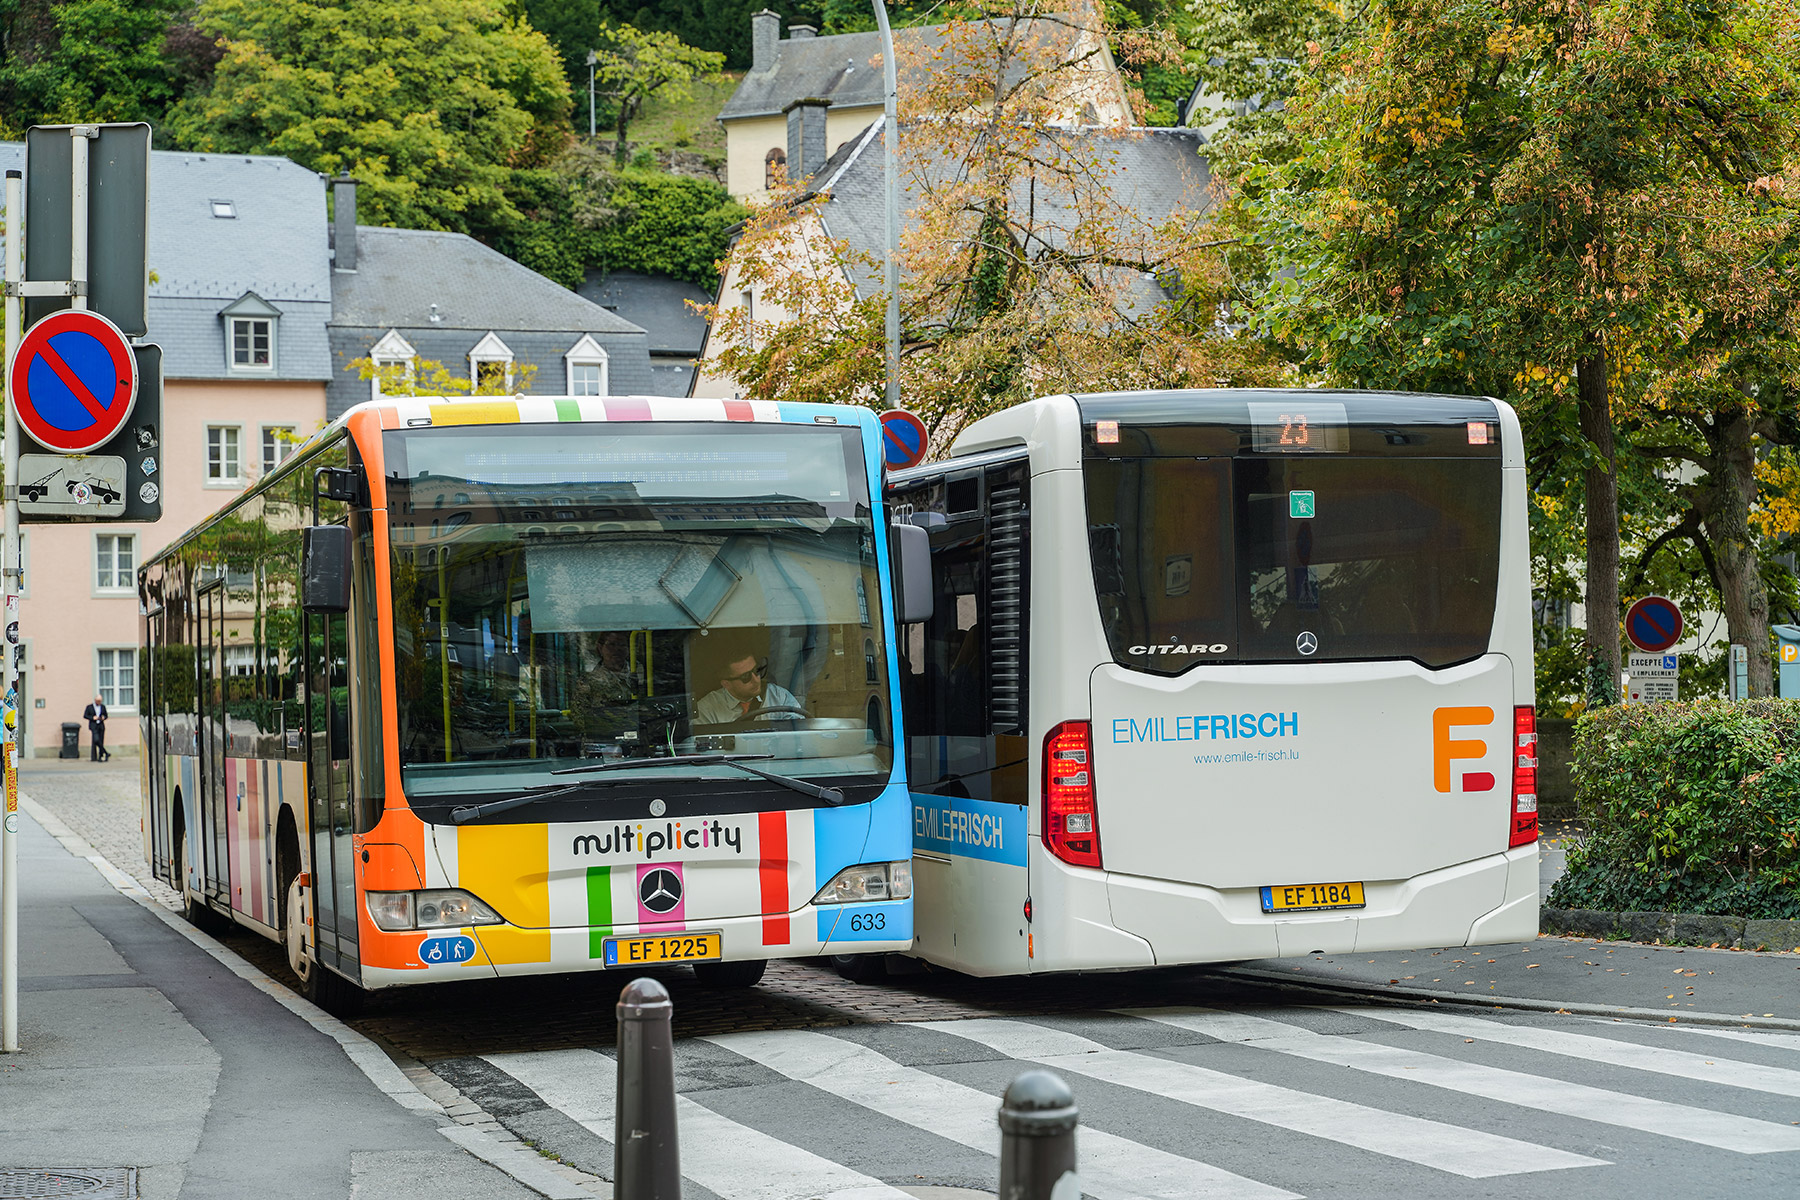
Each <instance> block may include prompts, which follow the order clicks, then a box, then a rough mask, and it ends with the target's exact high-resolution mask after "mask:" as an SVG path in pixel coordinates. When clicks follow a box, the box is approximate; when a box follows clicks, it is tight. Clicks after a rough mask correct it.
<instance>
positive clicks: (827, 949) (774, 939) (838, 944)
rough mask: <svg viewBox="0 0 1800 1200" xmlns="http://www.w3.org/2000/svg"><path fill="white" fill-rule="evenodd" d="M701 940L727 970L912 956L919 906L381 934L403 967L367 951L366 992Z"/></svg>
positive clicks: (573, 966) (389, 956)
mask: <svg viewBox="0 0 1800 1200" xmlns="http://www.w3.org/2000/svg"><path fill="white" fill-rule="evenodd" d="M365 932H366V930H365ZM699 933H718V934H720V935H722V939H721V940H722V944H723V951H724V953H723V956H722V959H721V960H720V961H724V962H736V961H743V960H747V959H770V958H810V957H814V956H817V955H823V954H882V953H889V952H899V951H905V950H910V949H911V948H912V942H913V929H912V901H911V900H891V901H887V902H885V903H879V904H820V905H814V904H808V905H806V906H804V907H802V908H800V909H798V910H796V911H795V912H792V913H786V914H782V915H779V916H763V915H753V916H747V917H728V918H724V919H721V920H714V921H706V920H690V921H686V922H684V923H681V924H679V925H677V924H667V925H652V924H645V925H620V926H617V927H614V928H612V929H597V928H589V927H585V926H577V927H573V928H566V929H521V928H519V927H518V926H515V925H487V926H480V927H477V928H473V929H446V930H437V931H433V932H430V933H422V932H417V931H415V932H409V933H377V934H376V935H375V937H374V938H372V939H369V940H370V941H371V942H373V941H376V940H379V941H380V942H381V943H383V944H382V945H381V946H380V947H379V952H380V955H381V957H383V958H384V959H385V960H386V961H387V962H388V963H398V964H400V965H397V966H375V965H371V962H370V961H369V960H371V959H374V958H375V957H377V955H376V954H375V953H371V951H375V950H377V947H375V946H374V945H365V947H364V956H365V957H364V962H363V966H362V986H363V987H365V988H368V989H370V990H376V989H380V988H389V987H404V986H409V985H412V984H419V983H442V982H447V981H450V980H456V979H491V978H494V977H495V976H501V977H509V976H516V975H551V974H562V973H568V972H576V971H600V970H607V969H608V967H607V964H606V942H607V940H608V939H609V938H628V937H674V936H677V935H693V934H699ZM668 965H678V964H668ZM640 967H641V964H640Z"/></svg>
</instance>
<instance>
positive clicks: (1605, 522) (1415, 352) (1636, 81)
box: [1252, 0, 1800, 680]
mask: <svg viewBox="0 0 1800 1200" xmlns="http://www.w3.org/2000/svg"><path fill="white" fill-rule="evenodd" d="M1796 20H1797V18H1796V12H1795V9H1794V7H1793V5H1791V4H1790V3H1787V2H1786V0H1722V2H1720V3H1716V4H1710V5H1706V6H1694V5H1690V4H1686V3H1682V2H1679V0H1629V2H1627V0H1574V2H1568V0H1510V2H1506V0H1375V2H1372V3H1371V4H1370V5H1369V6H1368V10H1367V16H1366V19H1365V20H1364V21H1362V22H1360V23H1359V24H1358V25H1356V26H1355V27H1353V28H1350V29H1349V30H1348V31H1347V36H1345V38H1344V39H1343V41H1342V43H1341V44H1340V45H1339V46H1337V48H1335V49H1333V48H1330V47H1327V46H1324V45H1321V44H1318V43H1316V42H1314V43H1313V44H1311V45H1310V46H1309V47H1308V48H1307V51H1306V56H1305V58H1304V60H1303V61H1302V62H1301V63H1299V64H1298V66H1299V68H1300V72H1301V74H1300V78H1299V80H1298V83H1297V85H1296V87H1295V88H1294V91H1293V96H1292V102H1291V104H1290V105H1289V111H1288V114H1287V116H1286V117H1285V118H1283V121H1284V125H1285V128H1286V130H1287V131H1288V132H1290V133H1291V134H1292V135H1293V138H1294V140H1293V142H1292V143H1291V144H1292V145H1293V146H1294V147H1295V153H1294V157H1293V158H1292V160H1291V161H1289V162H1286V163H1274V164H1268V165H1266V166H1264V167H1262V168H1260V169H1261V171H1262V176H1261V179H1262V182H1263V184H1264V186H1263V187H1262V190H1261V192H1260V195H1259V199H1258V201H1257V204H1256V211H1255V216H1256V219H1257V225H1258V232H1259V236H1260V237H1261V239H1262V241H1263V243H1264V244H1265V245H1266V246H1267V247H1268V248H1269V250H1270V253H1271V262H1270V270H1269V272H1268V274H1267V276H1266V278H1267V279H1268V287H1267V290H1266V292H1264V293H1263V294H1262V295H1261V296H1260V297H1259V300H1260V302H1261V303H1260V314H1259V315H1260V319H1261V320H1262V322H1263V323H1264V328H1266V329H1267V330H1268V331H1269V332H1271V333H1272V334H1273V335H1274V336H1276V337H1278V338H1279V339H1281V340H1282V341H1283V342H1284V343H1285V344H1286V345H1287V346H1288V347H1289V348H1290V349H1291V350H1292V351H1293V352H1294V353H1295V354H1297V355H1299V356H1301V357H1302V359H1303V360H1304V361H1305V362H1306V363H1307V364H1308V365H1309V366H1311V367H1313V368H1315V369H1317V370H1319V371H1320V372H1322V373H1323V374H1324V375H1325V376H1327V377H1329V378H1332V379H1336V380H1342V381H1355V382H1357V383H1359V384H1361V385H1364V386H1383V387H1409V388H1415V389H1420V390H1438V389H1442V390H1452V391H1475V392H1484V393H1487V394H1492V395H1498V396H1504V397H1507V398H1509V399H1511V400H1513V402H1514V403H1515V404H1517V405H1518V406H1519V407H1520V409H1521V412H1522V414H1523V415H1524V417H1525V419H1526V421H1527V423H1528V426H1530V427H1535V431H1536V432H1537V433H1538V434H1539V435H1540V436H1539V439H1538V440H1539V444H1540V445H1553V446H1557V447H1558V450H1559V452H1562V453H1566V450H1562V449H1561V447H1563V446H1568V445H1573V446H1575V447H1579V453H1580V455H1581V457H1582V460H1583V469H1584V483H1583V496H1582V507H1583V509H1584V511H1585V518H1586V539H1585V541H1586V555H1587V567H1586V587H1587V606H1588V613H1589V616H1588V637H1589V638H1590V640H1592V641H1593V642H1594V644H1595V645H1596V646H1597V647H1598V649H1599V653H1600V657H1601V663H1602V667H1603V669H1605V670H1608V671H1612V672H1614V673H1615V674H1614V677H1616V671H1617V667H1618V662H1619V650H1618V643H1619V635H1618V622H1617V614H1618V610H1619V592H1618V588H1619V577H1620V557H1619V546H1620V542H1619V512H1618V494H1619V493H1618V481H1619V478H1620V465H1619V463H1620V457H1621V455H1620V451H1619V447H1618V446H1617V444H1616V440H1615V433H1616V429H1617V427H1618V424H1619V421H1620V419H1621V416H1624V417H1627V418H1629V421H1628V425H1629V426H1630V427H1631V428H1636V427H1637V426H1638V425H1641V424H1643V423H1645V422H1647V421H1653V420H1655V419H1658V416H1657V412H1658V410H1656V409H1655V408H1654V404H1655V402H1656V398H1657V397H1658V395H1659V394H1665V393H1666V394H1667V395H1669V396H1671V397H1672V395H1673V393H1672V392H1669V391H1668V389H1666V388H1661V385H1660V384H1659V380H1661V379H1663V377H1664V376H1679V375H1682V374H1687V375H1689V376H1692V377H1693V378H1695V379H1696V380H1698V378H1699V376H1698V375H1695V372H1696V371H1698V372H1699V373H1700V374H1701V375H1705V376H1706V377H1707V382H1706V383H1704V384H1703V385H1702V384H1700V383H1698V382H1696V384H1695V386H1694V387H1690V388H1687V389H1685V392H1684V394H1685V395H1686V397H1687V402H1688V403H1690V404H1691V403H1692V401H1693V400H1694V399H1695V398H1697V397H1698V396H1700V395H1702V394H1704V395H1706V396H1707V397H1708V398H1709V403H1710V404H1711V405H1712V407H1711V408H1710V410H1709V411H1711V412H1713V413H1715V414H1718V415H1720V416H1721V418H1722V420H1723V422H1724V424H1723V426H1722V427H1721V428H1722V429H1723V430H1725V432H1723V433H1722V434H1721V436H1723V437H1724V438H1725V439H1726V441H1728V442H1730V443H1731V445H1732V446H1733V447H1734V448H1733V449H1731V450H1730V451H1729V452H1722V456H1721V457H1719V458H1718V459H1717V460H1716V461H1717V463H1718V464H1719V465H1720V466H1721V467H1724V466H1727V465H1729V466H1730V471H1729V472H1728V479H1727V480H1726V482H1724V483H1722V484H1721V487H1720V488H1719V489H1715V497H1724V496H1726V495H1735V496H1737V497H1738V499H1737V500H1733V501H1731V502H1730V503H1723V502H1720V503H1718V504H1716V505H1715V507H1714V509H1713V514H1714V515H1712V516H1710V517H1707V518H1705V519H1704V521H1703V525H1704V527H1705V528H1706V530H1707V536H1708V537H1709V539H1710V540H1711V541H1712V542H1713V544H1714V549H1715V554H1714V557H1715V559H1716V560H1717V562H1718V564H1719V569H1720V580H1719V582H1720V592H1721V596H1722V597H1723V601H1724V605H1725V608H1726V612H1727V616H1728V619H1730V621H1731V623H1732V634H1733V637H1734V639H1736V640H1740V641H1744V642H1746V644H1749V645H1752V646H1756V647H1760V646H1762V645H1763V644H1764V643H1766V642H1767V638H1768V631H1767V619H1766V615H1761V616H1759V612H1758V608H1757V605H1756V604H1755V602H1754V592H1755V587H1754V585H1753V583H1751V582H1750V579H1751V577H1753V576H1755V574H1756V559H1755V555H1754V553H1752V552H1747V551H1746V549H1745V548H1746V547H1747V545H1748V538H1747V533H1746V529H1747V527H1746V525H1745V522H1744V520H1743V519H1742V514H1744V513H1745V512H1747V510H1748V505H1747V504H1746V503H1744V502H1743V500H1742V497H1743V495H1744V492H1743V489H1742V487H1741V486H1740V482H1741V479H1742V477H1743V472H1744V468H1745V466H1746V464H1748V465H1750V466H1753V465H1754V457H1755V456H1754V452H1753V447H1750V445H1749V441H1750V439H1749V437H1747V436H1743V435H1742V431H1743V429H1744V428H1745V426H1744V424H1743V422H1739V423H1738V424H1737V425H1735V426H1734V425H1733V420H1734V419H1735V418H1732V417H1731V416H1730V415H1729V414H1730V413H1731V412H1732V411H1733V410H1741V409H1745V408H1746V407H1747V406H1753V403H1752V402H1753V401H1754V396H1753V392H1754V390H1755V389H1754V388H1753V387H1752V386H1751V384H1752V381H1753V378H1754V375H1753V374H1746V372H1748V371H1750V370H1751V367H1752V363H1753V362H1761V363H1763V364H1765V369H1766V364H1769V363H1771V362H1774V361H1777V360H1780V359H1781V358H1782V357H1783V356H1784V355H1785V351H1784V350H1783V349H1782V348H1781V347H1783V346H1785V345H1788V344H1791V341H1792V339H1793V336H1794V330H1793V321H1792V308H1791V306H1790V305H1789V303H1788V297H1787V291H1786V289H1787V288H1788V287H1789V286H1790V284H1789V282H1788V281H1789V280H1791V278H1792V270H1791V264H1792V262H1793V250H1792V238H1793V227H1794V223H1793V211H1792V203H1793V201H1792V192H1793V190H1794V189H1792V187H1791V185H1788V184H1785V183H1781V182H1780V180H1781V179H1782V176H1781V174H1780V173H1781V171H1782V170H1783V169H1784V167H1786V168H1788V169H1791V164H1793V163H1794V162H1795V161H1796V156H1795V143H1794V138H1795V129H1796V125H1797V124H1800V122H1797V120H1796V118H1797V117H1800V111H1797V110H1796V102H1797V97H1800V88H1797V87H1796V81H1795V79H1794V64H1795V62H1796V60H1797V56H1800V43H1797V42H1796ZM1256 169H1257V168H1252V170H1253V171H1254V170H1256ZM1759 179H1760V180H1763V181H1764V186H1763V187H1761V188H1758V187H1757V186H1755V185H1756V182H1757V181H1758V180H1759ZM1771 180H1774V181H1776V182H1770V181H1771ZM1713 331H1716V332H1713ZM1734 338H1749V339H1751V340H1752V341H1755V342H1756V343H1757V346H1758V348H1757V349H1756V351H1755V352H1754V353H1750V354H1745V355H1742V356H1740V357H1739V360H1738V361H1737V363H1736V365H1735V366H1731V365H1725V364H1723V363H1722V360H1721V359H1720V357H1719V354H1720V350H1721V346H1722V342H1721V341H1720V339H1725V340H1730V339H1734ZM1703 362H1711V363H1712V364H1714V365H1713V367H1711V368H1703V367H1702V366H1701V364H1702V363H1703ZM1659 388H1660V389H1661V390H1660V391H1659ZM1676 390H1677V391H1680V390H1681V389H1676ZM1728 390H1729V391H1730V392H1731V393H1732V396H1733V397H1735V398H1731V397H1727V396H1726V395H1725V393H1726V391H1728ZM1646 403H1648V404H1651V405H1652V407H1651V408H1649V409H1646V408H1644V407H1642V405H1643V404H1646ZM1709 419H1710V418H1709ZM1748 427H1749V428H1750V429H1751V430H1752V431H1754V430H1755V429H1758V428H1760V427H1759V426H1757V425H1756V424H1755V421H1754V420H1751V421H1750V422H1749V426H1748ZM1732 429H1737V430H1738V432H1731V430H1732ZM1721 546H1732V547H1735V548H1734V549H1733V550H1732V552H1731V553H1730V554H1729V555H1727V554H1723V553H1717V550H1718V548H1719V547H1721ZM1739 596H1742V597H1744V600H1743V602H1741V603H1740V602H1739V600H1738V598H1737V597H1739ZM1764 607H1765V610H1766V605H1765V606H1764ZM1759 678H1761V679H1764V680H1766V675H1762V676H1759Z"/></svg>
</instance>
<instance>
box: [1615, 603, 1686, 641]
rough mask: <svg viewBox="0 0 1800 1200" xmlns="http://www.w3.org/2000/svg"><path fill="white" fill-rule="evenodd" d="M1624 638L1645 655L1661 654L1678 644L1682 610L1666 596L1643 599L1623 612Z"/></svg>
mask: <svg viewBox="0 0 1800 1200" xmlns="http://www.w3.org/2000/svg"><path fill="white" fill-rule="evenodd" d="M1625 637H1626V639H1627V640H1628V641H1629V642H1630V643H1631V644H1632V645H1633V646H1636V647H1637V648H1638V649H1639V650H1642V651H1643V652H1644V653H1645V654H1661V653H1662V652H1663V651H1664V650H1667V649H1668V648H1669V647H1670V646H1673V645H1674V644H1675V643H1676V642H1679V641H1680V640H1681V609H1679V608H1677V607H1676V605H1675V602H1674V601H1673V600H1671V599H1669V598H1668V597H1667V596H1645V597H1644V598H1643V599H1642V600H1639V601H1638V602H1637V603H1636V604H1633V605H1632V606H1631V607H1630V608H1628V609H1626V610H1625Z"/></svg>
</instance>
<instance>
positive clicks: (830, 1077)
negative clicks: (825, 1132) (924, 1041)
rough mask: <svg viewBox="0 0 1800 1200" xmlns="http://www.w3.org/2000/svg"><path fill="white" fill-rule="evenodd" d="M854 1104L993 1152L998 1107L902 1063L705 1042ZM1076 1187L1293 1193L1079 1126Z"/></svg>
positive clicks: (1177, 1197) (757, 1039) (870, 1053)
mask: <svg viewBox="0 0 1800 1200" xmlns="http://www.w3.org/2000/svg"><path fill="white" fill-rule="evenodd" d="M706 1040H707V1041H709V1042H712V1043H714V1044H715V1045H718V1046H723V1047H724V1048H725V1049H727V1050H730V1051H733V1052H734V1053H737V1054H741V1055H743V1056H744V1057H745V1058H748V1059H752V1060H754V1061H756V1062H759V1063H761V1064H762V1065H763V1066H765V1067H768V1068H770V1069H771V1070H774V1071H778V1072H780V1073H781V1074H782V1075H785V1076H787V1077H788V1078H789V1079H793V1080H797V1081H799V1082H801V1083H805V1084H809V1085H811V1086H812V1087H816V1088H819V1089H821V1090H823V1091H826V1092H829V1093H831V1094H832V1095H834V1096H839V1097H842V1098H843V1099H845V1100H848V1101H850V1102H852V1103H854V1104H859V1105H861V1106H863V1107H864V1108H867V1109H870V1110H872V1111H874V1112H878V1113H881V1114H882V1115H884V1116H888V1117H892V1118H893V1119H895V1120H896V1121H901V1122H903V1123H905V1124H907V1125H911V1126H913V1127H914V1128H917V1129H923V1130H925V1131H926V1132H927V1133H933V1134H936V1135H937V1136H939V1137H942V1138H945V1139H947V1140H949V1141H952V1142H957V1143H959V1144H961V1145H964V1146H967V1147H969V1148H970V1149H971V1150H978V1151H981V1152H982V1153H985V1154H995V1153H997V1152H998V1151H999V1148H1000V1127H999V1124H998V1122H997V1119H996V1114H997V1113H998V1110H999V1107H1000V1102H999V1098H998V1097H997V1096H991V1095H989V1094H987V1093H986V1092H983V1091H979V1090H978V1089H976V1088H972V1087H968V1086H966V1085H964V1084H960V1083H957V1082H955V1081H953V1080H949V1079H944V1078H942V1077H941V1076H937V1075H933V1074H931V1073H930V1072H928V1071H921V1070H918V1069H916V1068H914V1067H908V1066H903V1065H902V1064H900V1063H897V1062H895V1061H894V1060H893V1059H891V1058H888V1057H886V1056H885V1055H882V1054H879V1053H877V1052H876V1051H874V1050H871V1049H869V1048H868V1047H866V1046H861V1045H858V1044H857V1043H855V1042H849V1041H845V1040H844V1039H842V1038H835V1037H831V1036H829V1035H826V1034H822V1033H807V1032H801V1031H788V1032H782V1033H728V1034H720V1035H717V1036H715V1037H709V1038H707V1039H706ZM1079 1146H1080V1170H1081V1190H1082V1192H1083V1193H1085V1194H1087V1195H1090V1196H1095V1197H1098V1198H1099V1200H1151V1198H1155V1200H1187V1198H1190V1197H1192V1198H1195V1200H1204V1198H1206V1197H1219V1198H1220V1200H1225V1198H1227V1197H1242V1198H1244V1200H1299V1198H1298V1196H1297V1195H1296V1193H1294V1192H1289V1191H1284V1190H1282V1189H1281V1188H1278V1187H1271V1186H1269V1185H1267V1184H1263V1183H1258V1182H1256V1181H1255V1180H1253V1179H1246V1178H1244V1177H1243V1176H1241V1175H1235V1174H1233V1173H1231V1172H1230V1171H1226V1170H1223V1169H1221V1168H1218V1167H1214V1166H1210V1165H1208V1164H1206V1163H1202V1162H1197V1161H1195V1160H1194V1159H1191V1158H1184V1157H1182V1156H1181V1155H1178V1154H1170V1153H1168V1152H1167V1151H1164V1150H1158V1149H1156V1148H1155V1147H1152V1146H1145V1145H1141V1144H1139V1143H1137V1142H1134V1141H1131V1140H1130V1139H1128V1138H1123V1137H1119V1136H1117V1135H1115V1134H1111V1133H1107V1132H1105V1131H1103V1130H1099V1129H1095V1128H1093V1127H1092V1126H1089V1125H1083V1126H1082V1128H1081V1133H1080V1137H1079Z"/></svg>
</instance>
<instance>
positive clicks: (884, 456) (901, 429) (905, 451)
mask: <svg viewBox="0 0 1800 1200" xmlns="http://www.w3.org/2000/svg"><path fill="white" fill-rule="evenodd" d="M926 449H927V438H926V436H925V422H923V421H921V420H919V418H918V417H916V416H914V415H913V414H912V413H909V412H907V411H906V410H905V409H904V408H892V409H889V410H888V411H887V412H884V413H882V414H881V460H882V462H884V463H886V464H887V468H888V470H890V471H903V470H905V469H906V468H907V467H916V466H918V465H919V464H920V463H921V462H923V461H925V451H926Z"/></svg>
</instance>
